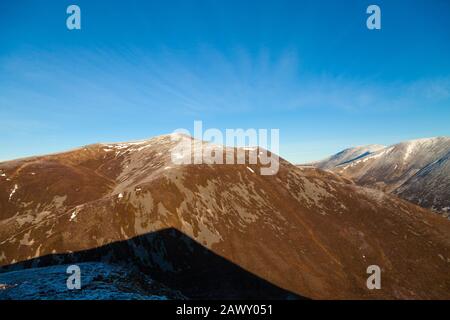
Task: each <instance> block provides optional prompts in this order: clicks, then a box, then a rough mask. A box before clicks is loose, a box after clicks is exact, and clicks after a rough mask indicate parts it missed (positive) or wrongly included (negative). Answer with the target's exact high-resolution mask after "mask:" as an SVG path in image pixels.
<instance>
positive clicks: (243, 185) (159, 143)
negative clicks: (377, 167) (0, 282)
mask: <svg viewBox="0 0 450 320" xmlns="http://www.w3.org/2000/svg"><path fill="white" fill-rule="evenodd" d="M180 139H189V140H191V138H188V137H185V136H179V135H176V136H175V137H174V136H173V135H172V136H161V137H157V138H153V139H150V140H146V141H140V142H133V143H119V144H97V145H91V146H87V147H84V148H80V149H77V150H73V151H70V152H66V153H61V154H55V155H49V156H42V157H34V158H28V159H21V160H16V161H10V162H4V163H0V170H1V172H2V173H1V175H2V176H1V177H0V266H4V268H3V269H4V271H8V270H10V268H6V266H8V265H11V264H16V265H15V266H18V267H27V268H28V267H41V266H46V265H50V264H54V263H67V262H68V261H70V262H73V261H77V260H79V261H85V262H86V261H98V260H101V261H102V262H104V263H109V262H111V263H122V264H123V263H125V262H126V263H128V265H129V266H130V267H131V265H132V266H135V267H137V268H139V270H140V271H141V272H144V273H145V274H149V275H150V276H151V278H152V279H153V278H154V279H156V280H157V281H158V282H159V283H161V284H163V285H165V286H167V287H169V288H171V289H173V290H174V291H180V294H182V295H183V296H186V297H188V298H219V297H222V298H223V297H225V298H240V297H246V298H249V297H259V298H262V297H264V294H266V295H265V296H266V297H272V298H274V297H275V298H288V297H289V295H285V294H284V293H283V291H282V290H285V292H290V293H292V295H297V297H298V296H300V297H308V298H325V299H330V298H336V299H348V298H361V299H364V298H396V299H404V298H418V299H426V298H437V299H443V298H446V299H449V298H450V274H449V273H448V268H449V267H450V223H449V222H448V221H447V220H446V219H444V218H442V217H440V216H438V215H433V214H432V213H430V211H428V210H425V209H423V208H420V207H418V206H415V205H413V204H411V203H409V202H407V201H404V200H401V199H399V198H397V197H396V196H393V195H389V194H385V193H383V192H381V191H377V190H373V189H367V188H364V187H361V186H357V185H355V184H353V183H352V182H351V181H350V180H348V179H346V178H343V177H340V176H338V175H335V174H333V173H329V172H325V171H322V170H318V169H315V168H301V167H296V166H294V165H292V164H290V163H289V162H287V161H285V160H283V159H281V158H280V159H279V171H278V172H277V173H276V174H275V175H266V176H264V175H260V174H258V172H259V169H260V168H261V166H262V165H261V163H258V164H252V165H248V164H234V165H230V164H223V165H219V164H214V165H211V164H192V165H174V164H173V162H172V161H171V153H172V150H173V148H174V147H175V146H176V144H177V140H180ZM192 143H193V144H194V145H199V144H203V145H206V144H205V143H202V142H199V141H193V140H192ZM246 149H249V148H246ZM235 151H236V150H235V149H233V148H226V149H225V153H227V154H228V153H234V152H235ZM246 152H247V153H250V152H256V154H257V155H259V154H260V153H259V152H260V150H259V149H256V148H255V149H251V150H246ZM247 155H248V154H247ZM202 248H203V249H202ZM203 250H204V251H203ZM67 257H68V258H67ZM25 261H29V263H25ZM374 264H375V265H378V266H380V268H381V269H382V288H381V289H380V290H368V289H367V287H366V280H367V277H368V274H367V273H366V269H367V267H368V266H369V265H374ZM13 267H14V266H13ZM249 275H252V276H249ZM216 278H217V279H234V280H240V281H236V282H243V283H244V285H242V287H239V286H235V285H232V284H229V283H230V282H229V281H216V280H215V279H216ZM256 278H257V279H256ZM171 279H175V280H173V281H172V280H171ZM261 279H262V280H264V281H267V282H268V283H270V284H272V285H273V286H272V287H271V286H269V285H268V284H267V283H265V282H262V280H261ZM241 280H242V281H241ZM215 281H216V282H215ZM274 286H275V287H274ZM245 288H247V291H245ZM248 288H251V290H250V289H248ZM255 288H260V290H256V289H255ZM280 289H282V290H280Z"/></svg>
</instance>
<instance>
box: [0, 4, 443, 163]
mask: <svg viewBox="0 0 450 320" xmlns="http://www.w3.org/2000/svg"><path fill="white" fill-rule="evenodd" d="M70 4H77V5H79V6H80V8H81V26H82V29H81V30H75V31H69V30H68V29H67V28H66V18H67V16H68V15H67V14H66V8H67V6H68V5H70ZM370 4H378V5H379V6H380V8H381V15H382V29H381V30H379V31H378V30H377V31H370V30H368V29H367V28H366V19H367V16H368V15H367V14H366V8H367V6H368V5H370ZM194 120H202V121H203V126H204V127H206V128H212V127H214V128H219V129H222V130H225V129H226V128H267V129H270V128H279V129H280V138H281V141H280V142H281V151H280V153H281V155H282V156H284V157H285V158H287V159H288V160H291V161H293V162H306V161H310V160H315V159H320V158H323V157H325V156H327V155H329V154H331V153H335V152H337V151H340V150H341V149H343V148H346V147H349V146H355V145H361V144H369V143H380V144H391V143H396V142H399V141H402V140H407V139H414V138H420V137H430V136H438V135H447V136H448V135H449V134H450V125H449V123H450V2H449V1H447V0H433V1H420V0H418V1H401V0H390V1H364V0H354V1H351V0H346V1H331V0H330V1H301V0H296V1H279V0H277V1H269V0H264V1H254V0H239V1H237V0H220V1H219V0H208V1H187V0H186V1H167V0H165V1H162V0H161V1H157V0H152V1H133V0H127V1H98V0H97V1H93V0H89V1H72V2H68V1H62V0H58V1H38V0H34V1H26V0H23V1H20V2H19V1H2V2H1V3H0V160H7V159H13V158H17V157H23V156H28V155H34V154H44V153H49V152H56V151H62V150H65V149H69V148H72V147H76V146H81V145H85V144H90V143H95V142H114V141H128V140H135V139H143V138H148V137H151V136H155V135H159V134H164V133H170V132H172V131H173V130H175V129H177V128H186V129H189V130H192V129H193V122H194Z"/></svg>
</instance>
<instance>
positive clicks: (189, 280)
mask: <svg viewBox="0 0 450 320" xmlns="http://www.w3.org/2000/svg"><path fill="white" fill-rule="evenodd" d="M77 262H106V263H118V264H122V265H123V264H126V265H127V266H129V267H130V268H137V269H139V271H141V272H143V273H145V274H147V275H149V276H150V277H151V278H152V279H154V280H156V281H158V282H160V283H162V284H164V285H166V286H168V287H170V288H172V289H174V290H179V291H180V292H181V293H182V294H184V295H185V296H186V297H188V298H190V299H303V297H301V296H299V295H297V294H295V293H292V292H289V291H287V290H284V289H282V288H280V287H277V286H276V285H274V284H271V283H270V282H268V281H266V280H264V279H262V278H260V277H258V276H256V275H254V274H252V273H250V272H248V271H246V270H244V269H243V268H241V267H239V266H238V265H236V264H234V263H232V262H230V261H229V260H227V259H225V258H223V257H221V256H219V255H217V254H215V253H214V252H212V251H211V250H209V249H207V248H206V247H204V246H202V245H201V244H199V243H198V242H196V241H195V240H193V239H191V238H190V237H188V236H186V235H185V234H183V233H181V232H180V231H178V230H176V229H173V228H170V229H163V230H160V231H156V232H152V233H148V234H145V235H142V236H137V237H135V238H132V239H129V240H124V241H118V242H113V243H110V244H107V245H104V246H102V247H98V248H93V249H89V250H84V251H79V252H74V253H68V254H52V255H47V256H42V257H39V258H35V259H31V260H27V261H24V262H20V263H16V264H12V265H9V266H5V267H1V268H0V272H5V271H13V270H18V269H24V268H37V267H44V266H50V265H58V264H70V263H77Z"/></svg>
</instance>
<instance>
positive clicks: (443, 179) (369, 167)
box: [311, 137, 450, 216]
mask: <svg viewBox="0 0 450 320" xmlns="http://www.w3.org/2000/svg"><path fill="white" fill-rule="evenodd" d="M449 158H450V138H449V137H434V138H424V139H416V140H410V141H405V142H401V143H398V144H395V145H391V146H387V147H384V146H379V145H368V146H360V147H355V148H349V149H345V150H344V151H341V152H339V153H337V154H336V155H333V156H331V157H329V158H326V159H324V160H322V161H318V162H315V163H312V164H311V165H313V166H316V167H318V168H321V169H325V170H331V171H333V172H335V173H339V174H342V175H344V176H346V177H348V178H351V179H352V180H354V181H355V182H356V183H357V184H359V185H362V186H366V187H372V188H377V189H380V190H383V191H386V192H390V193H393V194H396V195H398V196H400V197H402V198H404V199H407V200H409V201H411V202H413V203H416V204H418V205H420V206H423V207H425V208H429V209H431V210H433V211H437V212H441V213H444V215H446V216H448V214H449V213H450V162H449V161H450V160H449Z"/></svg>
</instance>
